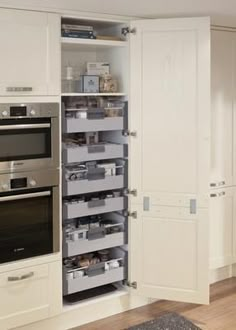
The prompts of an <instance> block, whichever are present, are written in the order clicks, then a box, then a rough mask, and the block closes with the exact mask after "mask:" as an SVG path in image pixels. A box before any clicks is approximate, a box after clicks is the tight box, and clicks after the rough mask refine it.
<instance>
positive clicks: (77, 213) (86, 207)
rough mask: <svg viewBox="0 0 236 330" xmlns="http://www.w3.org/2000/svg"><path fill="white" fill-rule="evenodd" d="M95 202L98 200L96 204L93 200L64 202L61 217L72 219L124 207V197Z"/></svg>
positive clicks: (118, 209) (119, 209)
mask: <svg viewBox="0 0 236 330" xmlns="http://www.w3.org/2000/svg"><path fill="white" fill-rule="evenodd" d="M95 202H98V203H97V205H96V203H94V202H93V201H91V202H84V203H75V204H64V206H63V218H64V219H73V218H78V217H85V216H89V215H94V214H99V213H107V212H113V211H121V210H123V209H124V197H114V198H107V199H104V200H99V201H95Z"/></svg>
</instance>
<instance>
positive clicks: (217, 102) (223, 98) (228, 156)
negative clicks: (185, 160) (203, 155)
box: [210, 31, 235, 188]
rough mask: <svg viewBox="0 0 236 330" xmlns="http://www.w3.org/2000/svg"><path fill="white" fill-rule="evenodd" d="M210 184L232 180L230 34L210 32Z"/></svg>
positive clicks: (231, 55) (232, 78)
mask: <svg viewBox="0 0 236 330" xmlns="http://www.w3.org/2000/svg"><path fill="white" fill-rule="evenodd" d="M211 50H212V51H211V100H212V101H211V109H212V110H211V111H212V153H211V169H212V170H211V182H210V183H211V187H212V188H214V187H216V188H217V187H220V186H232V184H233V152H232V151H233V145H232V143H233V80H234V72H233V67H234V61H235V60H234V56H235V54H234V34H233V33H232V32H228V31H212V32H211Z"/></svg>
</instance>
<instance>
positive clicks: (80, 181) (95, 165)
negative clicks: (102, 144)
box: [63, 159, 127, 196]
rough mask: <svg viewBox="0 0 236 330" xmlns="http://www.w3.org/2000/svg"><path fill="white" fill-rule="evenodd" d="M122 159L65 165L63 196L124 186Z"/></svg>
mask: <svg viewBox="0 0 236 330" xmlns="http://www.w3.org/2000/svg"><path fill="white" fill-rule="evenodd" d="M125 174H126V162H125V161H124V160H118V159H117V160H113V161H109V162H108V161H98V162H96V161H93V162H85V163H79V164H78V163H77V164H72V165H67V166H65V168H64V174H63V196H71V195H76V194H86V193H90V192H94V191H105V190H109V189H121V188H124V187H125V181H127V180H125Z"/></svg>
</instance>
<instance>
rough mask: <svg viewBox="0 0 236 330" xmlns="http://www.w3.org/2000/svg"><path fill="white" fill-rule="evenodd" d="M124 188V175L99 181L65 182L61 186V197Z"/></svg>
mask: <svg viewBox="0 0 236 330" xmlns="http://www.w3.org/2000/svg"><path fill="white" fill-rule="evenodd" d="M123 187H124V175H113V176H106V177H105V178H104V179H101V180H77V181H66V180H64V184H63V196H72V195H77V194H86V193H90V192H95V191H105V190H111V189H120V188H123Z"/></svg>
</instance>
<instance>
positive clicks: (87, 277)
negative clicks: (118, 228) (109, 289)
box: [63, 247, 127, 295]
mask: <svg viewBox="0 0 236 330" xmlns="http://www.w3.org/2000/svg"><path fill="white" fill-rule="evenodd" d="M126 264H127V252H126V250H125V249H123V248H120V247H117V248H112V249H107V250H101V251H96V252H94V253H89V254H84V255H78V256H75V257H72V258H66V259H64V269H63V295H68V294H73V293H75V292H80V291H85V290H88V289H91V288H95V287H99V286H103V285H106V284H110V283H115V282H120V281H123V280H125V279H126V278H127V276H126V273H127V267H126Z"/></svg>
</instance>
